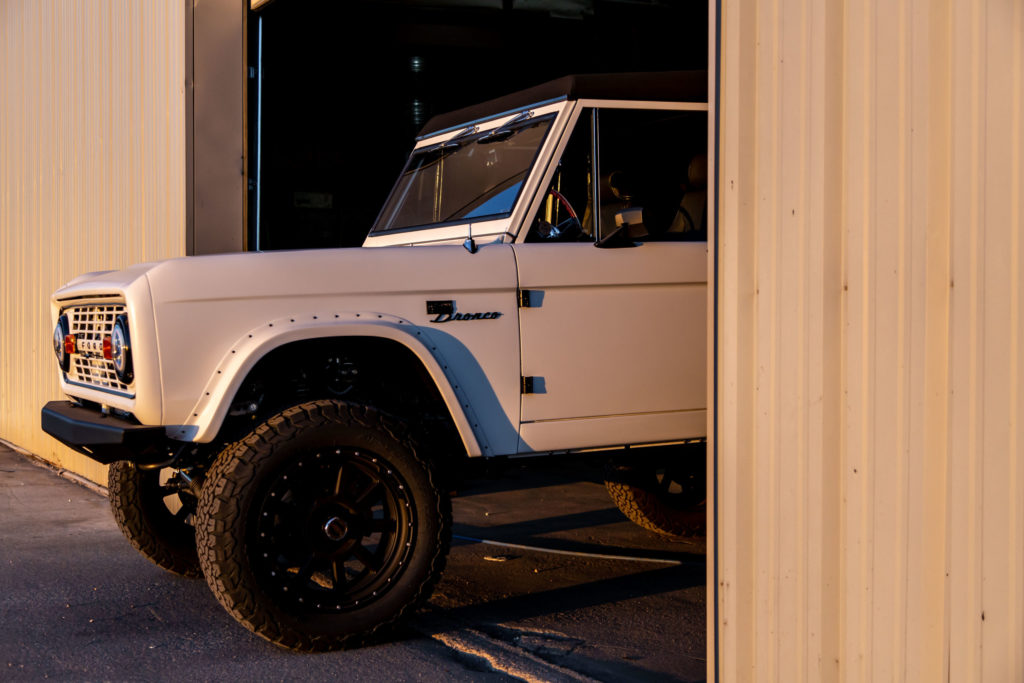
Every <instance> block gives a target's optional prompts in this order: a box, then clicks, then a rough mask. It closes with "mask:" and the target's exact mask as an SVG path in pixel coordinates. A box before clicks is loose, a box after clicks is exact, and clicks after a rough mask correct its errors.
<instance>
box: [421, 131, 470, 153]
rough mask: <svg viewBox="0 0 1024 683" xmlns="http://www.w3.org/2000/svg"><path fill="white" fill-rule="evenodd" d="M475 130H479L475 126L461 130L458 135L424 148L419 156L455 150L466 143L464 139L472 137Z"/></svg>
mask: <svg viewBox="0 0 1024 683" xmlns="http://www.w3.org/2000/svg"><path fill="white" fill-rule="evenodd" d="M477 130H479V128H477V127H476V126H468V127H467V128H463V129H462V130H460V131H459V132H458V133H456V134H455V135H453V136H452V137H450V138H448V139H447V140H445V141H444V142H438V143H437V144H434V145H431V146H430V147H424V148H423V151H422V152H421V154H431V153H434V152H445V151H451V150H456V149H458V148H459V147H462V145H464V144H465V142H466V141H465V140H464V138H466V137H468V136H470V135H473V134H474V133H476V132H477Z"/></svg>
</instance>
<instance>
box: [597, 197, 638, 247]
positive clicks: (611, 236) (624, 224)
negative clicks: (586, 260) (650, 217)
mask: <svg viewBox="0 0 1024 683" xmlns="http://www.w3.org/2000/svg"><path fill="white" fill-rule="evenodd" d="M647 235H648V233H647V228H646V227H644V210H643V208H642V207H639V206H636V207H632V208H629V209H622V210H621V211H618V212H616V214H615V229H614V230H612V231H611V232H610V233H608V234H607V235H605V236H604V237H602V238H601V239H599V240H598V241H596V242H594V246H595V247H598V248H599V249H622V248H624V247H637V246H640V245H638V244H637V243H636V242H634V241H633V240H635V239H638V238H640V237H646V236H647Z"/></svg>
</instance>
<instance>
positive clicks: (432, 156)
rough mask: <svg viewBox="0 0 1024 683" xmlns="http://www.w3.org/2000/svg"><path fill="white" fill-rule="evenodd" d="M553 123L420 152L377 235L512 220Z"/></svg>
mask: <svg viewBox="0 0 1024 683" xmlns="http://www.w3.org/2000/svg"><path fill="white" fill-rule="evenodd" d="M553 118H554V117H553V116H542V117H538V118H537V119H530V120H528V121H524V122H522V123H518V124H513V125H508V124H507V125H506V126H503V127H501V128H497V129H492V130H487V131H484V132H481V133H470V134H466V135H459V136H456V138H453V139H451V140H448V141H446V142H442V143H438V144H436V145H431V146H429V147H424V148H422V149H419V150H417V151H415V152H414V153H413V155H412V157H411V158H410V159H409V162H408V163H407V164H406V166H405V170H404V171H403V172H402V175H401V177H400V178H399V179H398V183H397V184H396V185H395V189H394V190H393V191H392V192H391V196H390V197H389V198H388V201H387V204H385V205H384V210H383V211H381V214H380V217H379V218H378V219H377V224H376V225H375V226H374V227H373V230H372V231H371V233H382V232H389V231H393V230H402V229H405V228H415V227H420V226H425V225H436V224H439V223H454V222H460V221H465V220H466V219H481V220H490V219H496V218H507V217H508V216H509V215H510V214H511V212H512V207H514V206H515V203H516V200H517V199H518V198H519V191H520V189H521V188H522V185H523V181H524V180H526V174H527V173H528V172H529V170H530V167H531V166H533V163H534V160H535V159H536V158H537V152H538V151H539V150H540V146H541V143H543V142H544V137H545V136H546V135H547V132H548V128H550V127H551V121H552V119H553Z"/></svg>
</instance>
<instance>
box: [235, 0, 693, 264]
mask: <svg viewBox="0 0 1024 683" xmlns="http://www.w3.org/2000/svg"><path fill="white" fill-rule="evenodd" d="M248 21H249V24H248V31H247V34H248V41H249V50H248V53H249V64H250V84H249V89H248V98H249V102H248V122H247V123H248V126H247V130H248V138H249V139H248V146H249V159H250V163H249V210H248V212H247V215H248V221H247V222H248V226H247V233H248V234H247V246H248V248H249V249H251V250H257V249H258V250H273V249H297V248H325V247H344V246H358V245H359V244H361V243H362V241H363V238H364V237H365V236H366V233H367V231H368V230H369V228H370V226H371V224H372V223H373V221H374V219H375V218H376V216H377V213H378V212H379V210H380V208H381V206H382V204H383V203H384V200H385V199H386V198H387V194H388V191H389V190H390V189H391V186H392V184H393V183H394V180H395V178H396V177H397V176H398V174H399V172H400V171H401V169H402V165H403V162H404V160H405V158H406V156H407V155H408V153H409V150H410V149H411V147H412V145H413V140H414V138H415V136H416V134H417V132H418V131H419V130H420V128H421V127H422V126H423V124H424V123H426V121H427V120H428V119H429V118H430V117H431V116H434V115H435V114H439V113H443V112H446V111H451V110H453V109H457V108H460V107H464V106H467V105H471V104H475V103H477V102H481V101H484V100H488V99H491V98H494V97H498V96H501V95H504V94H506V93H509V92H512V91H515V90H520V89H523V88H526V87H529V86H533V85H536V84H538V83H541V82H544V81H547V80H551V79H554V78H558V77H560V76H564V75H566V74H570V73H601V72H631V71H669V70H687V69H706V68H707V54H708V50H707V25H708V22H707V7H706V5H702V4H695V5H687V6H685V7H680V6H678V4H677V3H669V2H651V3H645V4H638V3H633V2H595V1H591V0H583V1H581V0H550V1H541V2H511V1H509V0H505V1H504V2H500V1H497V0H496V1H495V2H478V1H468V0H467V1H464V2H458V1H446V2H415V3H414V2H345V3H314V2H304V1H300V0H288V1H286V2H284V1H278V2H271V3H266V4H262V5H261V6H260V7H259V9H258V10H255V11H252V12H250V13H249V19H248ZM367 36H369V39H367ZM357 37H358V39H357Z"/></svg>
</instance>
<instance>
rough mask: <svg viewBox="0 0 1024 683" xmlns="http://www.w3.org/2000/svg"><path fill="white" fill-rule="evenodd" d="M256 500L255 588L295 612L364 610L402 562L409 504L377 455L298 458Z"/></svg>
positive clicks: (340, 452) (407, 547)
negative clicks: (258, 501) (259, 498)
mask: <svg viewBox="0 0 1024 683" xmlns="http://www.w3.org/2000/svg"><path fill="white" fill-rule="evenodd" d="M261 498H262V504H261V505H260V506H259V507H258V508H257V509H256V510H255V511H254V512H255V514H256V520H255V524H253V525H252V531H251V533H250V537H249V539H248V543H247V545H248V546H249V547H250V548H251V551H250V558H249V561H250V563H251V565H252V568H253V573H254V574H255V576H256V579H257V581H258V582H259V584H260V586H261V587H262V588H263V590H264V591H265V592H266V593H267V594H270V595H275V596H277V599H278V600H280V601H282V602H283V603H288V604H290V605H291V609H292V610H293V611H295V612H296V613H302V612H306V613H315V612H327V613H330V612H347V611H351V610H353V609H357V608H358V607H359V606H360V605H364V606H365V605H366V604H368V603H370V602H372V601H373V600H375V599H376V597H377V595H378V594H379V593H382V592H384V590H385V589H386V588H387V586H388V584H389V583H390V582H391V581H392V580H393V578H395V577H397V576H400V575H401V573H402V570H403V566H404V565H405V564H407V563H408V561H409V555H410V553H411V547H412V540H413V536H414V533H413V530H414V521H415V510H414V508H413V507H412V505H413V502H414V501H413V499H412V496H411V495H410V494H409V489H408V485H407V484H406V482H405V481H404V479H402V478H401V476H400V475H399V474H398V472H396V471H395V469H394V468H393V466H392V465H391V464H390V463H389V462H387V461H386V460H384V459H383V458H382V457H381V456H380V455H378V454H377V453H374V452H371V451H366V450H359V449H352V448H344V449H341V448H328V449H312V450H308V451H306V452H304V453H300V454H298V455H297V456H296V457H295V458H294V460H292V461H291V462H289V463H288V464H287V465H286V466H285V467H283V468H282V469H281V470H280V471H279V474H278V475H277V477H276V478H275V480H274V481H273V482H272V483H271V485H270V486H269V487H268V489H267V490H266V492H265V493H263V494H262V495H261Z"/></svg>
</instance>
